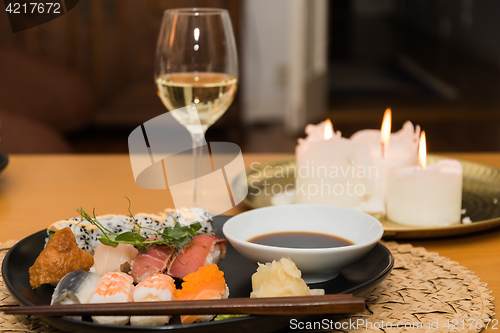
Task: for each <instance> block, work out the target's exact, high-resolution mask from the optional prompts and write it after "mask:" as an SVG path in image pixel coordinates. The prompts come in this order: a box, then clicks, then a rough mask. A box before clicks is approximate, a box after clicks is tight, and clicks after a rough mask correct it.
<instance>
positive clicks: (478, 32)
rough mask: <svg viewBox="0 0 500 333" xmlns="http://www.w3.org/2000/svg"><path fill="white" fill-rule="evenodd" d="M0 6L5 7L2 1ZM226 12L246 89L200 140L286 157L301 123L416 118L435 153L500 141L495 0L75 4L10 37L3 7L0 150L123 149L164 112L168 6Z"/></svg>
mask: <svg viewBox="0 0 500 333" xmlns="http://www.w3.org/2000/svg"><path fill="white" fill-rule="evenodd" d="M0 7H1V5H0ZM178 7H222V8H227V9H228V10H229V12H230V15H231V19H232V22H233V28H234V30H235V34H236V39H237V44H238V51H239V59H240V67H241V72H240V86H239V91H238V94H237V98H236V100H235V101H234V103H233V105H232V106H231V107H230V108H229V110H228V111H227V112H226V114H225V115H224V116H223V117H222V118H221V119H219V120H218V121H217V122H216V123H215V124H214V125H213V126H212V127H211V128H210V129H209V130H208V132H207V140H208V141H230V142H234V143H237V144H238V145H240V146H241V147H242V149H243V151H244V152H293V151H294V147H295V145H296V140H297V138H298V137H301V136H303V135H304V127H305V125H306V124H307V123H317V122H320V121H322V120H324V119H325V118H330V119H331V120H332V123H333V125H334V127H335V129H337V130H340V131H341V132H342V133H343V134H344V136H347V137H348V136H350V135H351V134H352V133H354V132H356V131H357V130H360V129H364V128H379V127H380V124H381V121H382V115H383V112H384V110H385V108H386V107H391V108H392V110H393V120H394V123H393V131H395V130H397V129H399V128H400V127H401V125H402V124H403V122H404V121H406V120H411V121H412V122H413V123H415V124H419V125H420V126H422V128H423V129H425V130H426V132H427V138H428V147H429V150H430V151H432V152H440V151H450V152H451V151H498V150H500V135H499V133H500V131H499V130H500V20H498V19H497V14H498V13H500V2H498V1H495V0H481V1H477V0H461V1H458V0H456V1H454V0H447V1H445V0H399V1H397V0H300V1H293V2H291V1H288V0H273V1H267V0H241V1H240V0H198V1H195V0H169V1H163V0H147V1H136V0H80V2H79V4H78V5H77V6H76V7H75V8H74V9H73V10H71V11H69V12H68V13H67V14H65V15H63V16H62V17H60V18H58V19H55V20H53V21H51V22H48V23H46V24H43V25H41V26H38V27H35V28H32V29H29V30H26V31H22V32H18V33H12V31H11V29H10V26H9V22H8V20H7V16H6V14H5V13H4V12H3V11H2V12H3V13H0V137H1V141H0V150H2V151H4V152H7V153H61V152H74V153H126V152H127V151H128V147H127V137H128V134H129V133H130V132H131V131H132V130H133V129H134V128H135V127H137V126H139V125H140V124H141V123H143V122H145V121H147V120H149V119H151V118H153V117H155V116H157V115H160V114H162V113H164V112H166V109H165V108H164V106H163V105H162V103H161V101H160V99H159V98H158V97H157V96H156V87H155V84H154V82H153V66H154V54H155V46H156V40H157V36H158V31H159V26H160V22H161V18H162V13H163V11H164V10H166V9H169V8H178Z"/></svg>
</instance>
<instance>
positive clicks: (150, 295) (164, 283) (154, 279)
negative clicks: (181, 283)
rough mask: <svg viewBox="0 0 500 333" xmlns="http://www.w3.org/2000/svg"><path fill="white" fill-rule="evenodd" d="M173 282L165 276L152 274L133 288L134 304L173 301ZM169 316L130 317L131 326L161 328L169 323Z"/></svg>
mask: <svg viewBox="0 0 500 333" xmlns="http://www.w3.org/2000/svg"><path fill="white" fill-rule="evenodd" d="M174 292H175V284H174V280H173V279H172V278H171V277H170V276H168V275H165V274H153V275H151V276H150V277H148V278H146V279H144V280H142V281H141V282H140V283H139V284H138V285H136V286H135V288H134V295H133V300H134V302H156V301H171V300H173V299H174ZM170 318H171V316H132V317H130V325H132V326H161V325H165V324H167V323H168V322H169V320H170Z"/></svg>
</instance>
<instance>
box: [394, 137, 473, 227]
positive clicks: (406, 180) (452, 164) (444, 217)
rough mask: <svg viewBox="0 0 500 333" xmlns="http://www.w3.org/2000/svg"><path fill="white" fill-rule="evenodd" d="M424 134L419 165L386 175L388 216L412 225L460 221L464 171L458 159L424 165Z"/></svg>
mask: <svg viewBox="0 0 500 333" xmlns="http://www.w3.org/2000/svg"><path fill="white" fill-rule="evenodd" d="M426 161H427V157H426V144H425V133H424V132H422V135H421V137H420V146H419V163H420V166H414V167H405V168H401V169H398V170H396V171H395V172H393V173H392V174H391V175H389V180H388V188H387V217H388V218H389V219H390V220H392V221H394V222H397V223H400V224H405V225H411V226H440V225H449V224H454V223H458V222H460V215H461V207H462V178H463V170H462V166H461V164H460V162H458V161H457V160H450V159H445V160H440V161H438V162H437V163H435V164H432V165H430V166H426V164H427V163H426Z"/></svg>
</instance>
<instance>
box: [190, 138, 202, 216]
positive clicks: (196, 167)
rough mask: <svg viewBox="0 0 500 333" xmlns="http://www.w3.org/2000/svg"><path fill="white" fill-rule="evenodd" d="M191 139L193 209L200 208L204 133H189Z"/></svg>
mask: <svg viewBox="0 0 500 333" xmlns="http://www.w3.org/2000/svg"><path fill="white" fill-rule="evenodd" d="M191 138H192V139H193V207H201V193H200V192H201V191H200V186H199V185H200V180H199V179H198V178H199V177H201V176H202V170H203V167H202V166H203V147H204V142H205V133H204V132H202V133H191Z"/></svg>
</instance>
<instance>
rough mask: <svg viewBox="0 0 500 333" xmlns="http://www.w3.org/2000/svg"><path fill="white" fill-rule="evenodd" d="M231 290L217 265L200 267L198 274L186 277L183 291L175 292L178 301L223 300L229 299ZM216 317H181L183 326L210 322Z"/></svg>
mask: <svg viewBox="0 0 500 333" xmlns="http://www.w3.org/2000/svg"><path fill="white" fill-rule="evenodd" d="M228 296H229V289H228V288H227V285H226V280H225V279H224V272H222V271H220V270H219V268H218V267H217V265H215V264H211V265H207V266H203V267H200V268H199V269H198V270H197V271H196V272H194V273H190V274H188V275H186V276H185V277H184V282H183V283H182V289H179V290H176V291H175V299H176V300H197V299H221V298H228ZM213 317H215V315H205V316H196V315H194V316H193V315H192V316H181V322H182V323H183V324H190V323H193V322H199V321H209V320H211V319H212V318H213Z"/></svg>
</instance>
